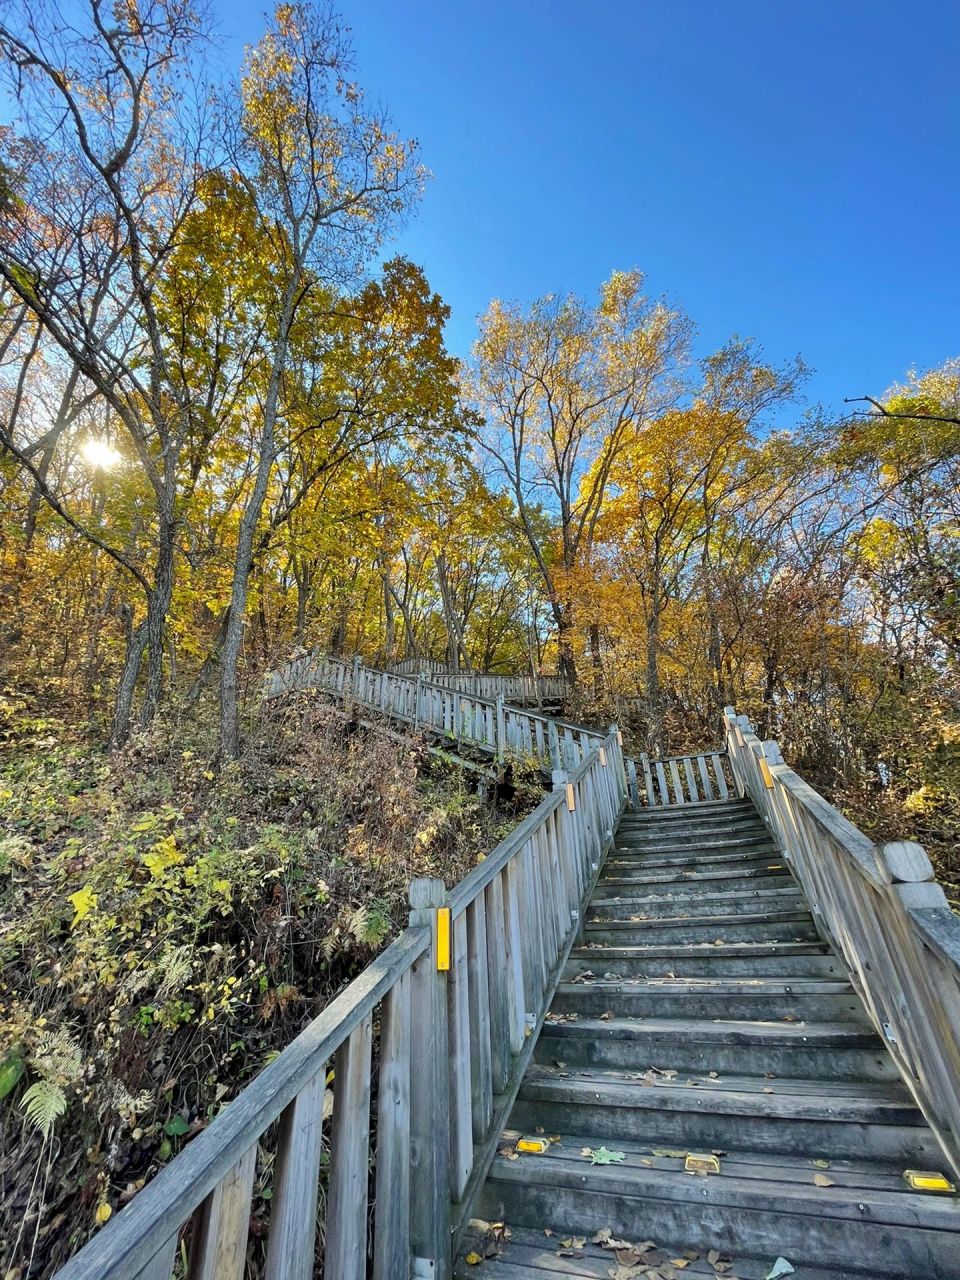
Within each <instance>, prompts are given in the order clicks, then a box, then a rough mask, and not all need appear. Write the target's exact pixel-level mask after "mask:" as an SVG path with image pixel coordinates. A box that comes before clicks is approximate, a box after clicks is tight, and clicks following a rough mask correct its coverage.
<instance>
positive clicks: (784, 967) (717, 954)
mask: <svg viewBox="0 0 960 1280" xmlns="http://www.w3.org/2000/svg"><path fill="white" fill-rule="evenodd" d="M742 945H744V946H746V945H747V944H742ZM786 946H787V944H784V954H782V955H781V954H778V953H776V952H774V953H773V954H759V955H758V954H748V955H738V954H736V947H735V946H730V947H722V948H721V947H714V948H713V949H712V950H711V951H710V952H709V953H708V954H707V955H704V954H703V950H704V949H703V948H702V947H689V948H684V947H676V948H673V949H667V954H666V955H663V956H648V955H645V954H644V955H640V956H637V955H634V954H624V953H625V952H634V951H637V950H639V951H641V952H645V951H646V948H644V947H640V948H630V947H627V948H624V947H621V948H616V949H615V948H612V947H611V948H602V947H594V948H590V947H581V948H578V949H577V950H576V951H574V952H572V953H571V955H570V959H569V960H568V961H567V965H566V968H565V970H564V974H563V976H564V978H565V979H566V981H568V982H569V981H570V980H571V979H573V978H576V977H579V976H580V975H581V974H583V973H587V972H590V973H592V974H594V975H595V976H597V977H603V978H605V977H607V976H609V975H611V974H612V975H613V976H614V977H618V978H666V977H669V976H670V975H671V974H673V975H675V976H676V977H678V978H718V979H719V978H724V977H731V978H743V977H747V978H775V977H781V976H788V975H797V976H801V977H805V978H811V977H822V978H831V977H833V978H846V977H847V972H846V969H845V968H844V967H843V963H842V962H841V961H840V960H838V959H837V957H836V956H834V955H831V954H830V953H829V952H828V951H827V950H826V948H825V947H823V946H821V945H820V944H818V943H811V942H796V943H792V944H790V946H791V948H792V949H791V950H790V951H786ZM661 950H663V948H661ZM614 951H616V955H614ZM731 953H734V954H731Z"/></svg>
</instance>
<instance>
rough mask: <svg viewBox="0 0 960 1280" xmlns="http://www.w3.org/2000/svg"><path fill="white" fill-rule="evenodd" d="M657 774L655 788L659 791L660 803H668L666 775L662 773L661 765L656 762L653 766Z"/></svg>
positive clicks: (668, 793) (668, 794)
mask: <svg viewBox="0 0 960 1280" xmlns="http://www.w3.org/2000/svg"><path fill="white" fill-rule="evenodd" d="M653 767H654V769H655V770H656V773H657V786H658V787H659V790H660V803H661V804H669V803H670V792H669V791H668V790H667V775H666V774H665V773H664V771H663V764H662V763H661V762H660V761H659V760H658V761H657V762H656V763H655V765H654V766H653Z"/></svg>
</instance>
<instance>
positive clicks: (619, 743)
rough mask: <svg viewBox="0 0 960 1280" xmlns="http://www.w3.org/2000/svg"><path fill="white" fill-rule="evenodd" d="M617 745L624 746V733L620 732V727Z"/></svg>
mask: <svg viewBox="0 0 960 1280" xmlns="http://www.w3.org/2000/svg"><path fill="white" fill-rule="evenodd" d="M617 746H618V747H622V746H623V734H622V733H621V732H620V730H619V729H618V730H617Z"/></svg>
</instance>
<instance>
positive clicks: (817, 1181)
mask: <svg viewBox="0 0 960 1280" xmlns="http://www.w3.org/2000/svg"><path fill="white" fill-rule="evenodd" d="M813 1185H814V1186H815V1187H835V1186H836V1185H837V1184H836V1183H835V1182H834V1180H833V1179H832V1178H828V1177H827V1175H826V1174H825V1173H815V1174H814V1175H813Z"/></svg>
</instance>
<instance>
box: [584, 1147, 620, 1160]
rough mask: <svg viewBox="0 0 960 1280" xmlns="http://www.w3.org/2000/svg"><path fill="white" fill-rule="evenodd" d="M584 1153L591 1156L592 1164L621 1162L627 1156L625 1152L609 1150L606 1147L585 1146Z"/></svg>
mask: <svg viewBox="0 0 960 1280" xmlns="http://www.w3.org/2000/svg"><path fill="white" fill-rule="evenodd" d="M583 1154H584V1155H585V1156H589V1157H590V1163H591V1164H619V1163H620V1161H622V1160H626V1158H627V1157H626V1153H625V1152H623V1151H608V1150H607V1148H606V1147H596V1148H592V1147H584V1148H583Z"/></svg>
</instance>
